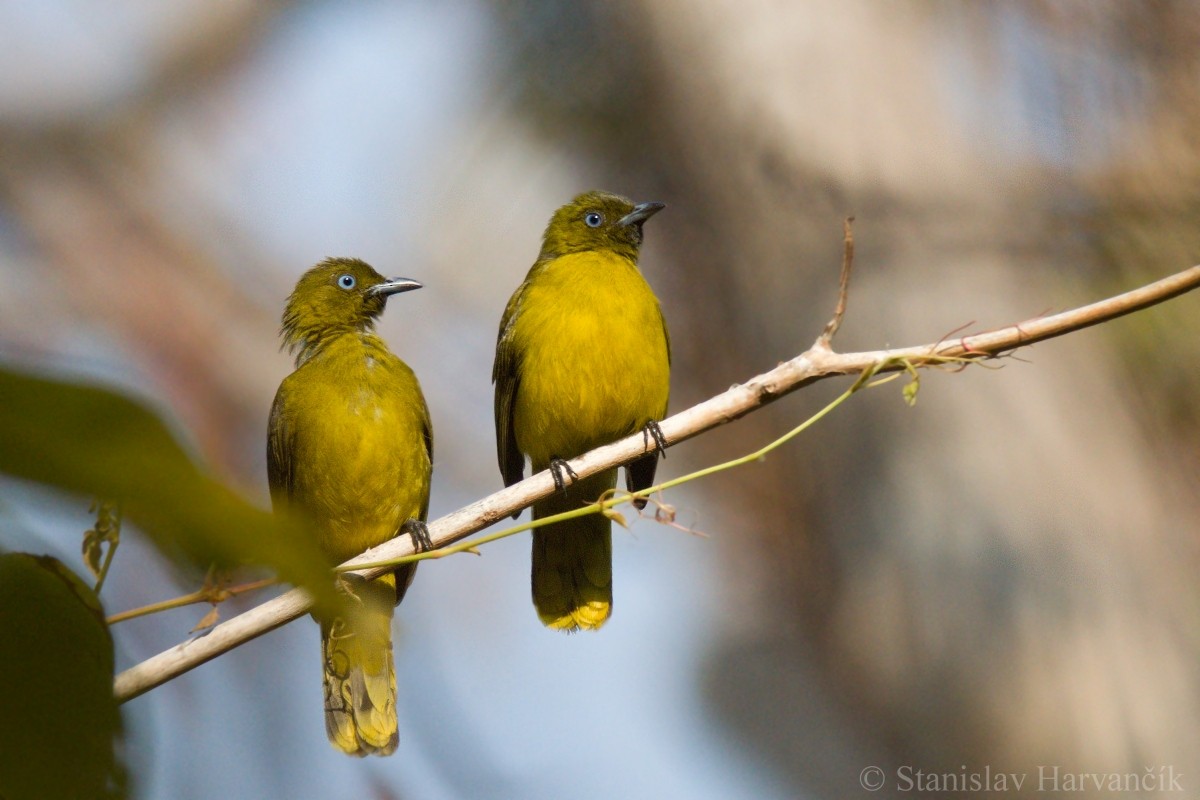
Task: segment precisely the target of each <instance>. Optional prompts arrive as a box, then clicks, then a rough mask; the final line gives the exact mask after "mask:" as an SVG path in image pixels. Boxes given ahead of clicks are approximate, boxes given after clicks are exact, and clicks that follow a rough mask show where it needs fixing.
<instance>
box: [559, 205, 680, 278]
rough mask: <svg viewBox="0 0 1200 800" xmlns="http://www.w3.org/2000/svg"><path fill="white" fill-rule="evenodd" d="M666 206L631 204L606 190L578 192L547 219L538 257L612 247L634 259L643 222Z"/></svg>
mask: <svg viewBox="0 0 1200 800" xmlns="http://www.w3.org/2000/svg"><path fill="white" fill-rule="evenodd" d="M665 207H666V206H665V205H664V204H663V203H639V204H638V205H634V204H633V203H631V202H630V201H628V200H626V199H625V198H624V197H621V196H619V195H615V194H609V193H608V192H586V193H584V194H581V195H579V196H578V197H576V198H575V199H574V200H572V201H571V202H570V203H568V204H567V205H565V206H563V207H562V208H560V209H558V211H555V212H554V216H553V217H551V218H550V224H549V225H547V226H546V233H545V235H544V236H543V239H542V253H541V256H540V258H541V259H547V258H556V257H557V256H563V255H567V254H568V253H579V252H583V251H586V250H614V251H616V252H618V253H620V254H622V255H624V256H627V257H628V258H630V259H632V260H634V261H636V260H637V254H638V248H640V247H641V244H642V223H644V222H645V221H646V220H648V219H650V217H652V216H654V215H655V214H657V213H658V212H659V211H661V210H662V209H664V208H665Z"/></svg>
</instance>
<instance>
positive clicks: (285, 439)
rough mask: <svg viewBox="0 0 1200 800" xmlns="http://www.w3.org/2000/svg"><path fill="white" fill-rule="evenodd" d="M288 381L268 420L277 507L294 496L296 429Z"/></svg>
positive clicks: (271, 477) (269, 460)
mask: <svg viewBox="0 0 1200 800" xmlns="http://www.w3.org/2000/svg"><path fill="white" fill-rule="evenodd" d="M286 386H287V381H286V380H285V381H284V382H283V383H282V384H280V386H279V391H278V392H276V393H275V402H274V403H272V404H271V416H270V419H269V421H268V423H267V483H268V485H269V486H270V487H271V504H272V505H273V506H274V507H275V509H276V510H279V509H280V508H283V507H284V506H285V505H286V504H287V503H288V501H290V500H291V499H292V487H293V485H294V483H293V477H294V473H293V464H292V451H293V449H294V447H293V445H294V442H293V432H292V430H291V426H290V425H289V424H288V423H289V414H288V411H287V392H286V391H285V387H286Z"/></svg>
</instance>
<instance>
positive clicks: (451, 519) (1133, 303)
mask: <svg viewBox="0 0 1200 800" xmlns="http://www.w3.org/2000/svg"><path fill="white" fill-rule="evenodd" d="M1198 286H1200V266H1195V267H1191V268H1190V269H1186V270H1184V271H1182V272H1179V273H1176V274H1174V275H1171V276H1170V277H1167V278H1163V279H1162V280H1159V281H1155V282H1154V283H1151V284H1148V285H1146V286H1143V287H1141V288H1139V289H1134V290H1133V291H1130V292H1125V293H1124V294H1120V295H1117V296H1115V297H1110V298H1108V299H1106V300H1101V301H1099V302H1097V303H1092V304H1091V305H1087V306H1083V307H1080V308H1076V309H1073V310H1071V311H1064V312H1062V313H1060V314H1053V315H1051V316H1046V317H1037V318H1034V319H1030V320H1026V321H1025V322H1021V323H1019V324H1017V325H1010V326H1008V327H1005V328H1000V329H998V330H994V331H987V332H984V333H978V334H973V335H969V336H961V337H958V338H956V339H948V340H947V339H943V340H941V341H937V342H934V343H932V344H924V345H918V346H915V347H905V348H898V349H894V350H874V351H868V352H862V353H844V354H841V353H835V352H833V351H831V350H828V349H825V348H822V347H817V346H814V347H813V348H812V349H810V350H808V351H806V352H804V353H801V354H800V355H798V356H796V357H795V358H793V359H791V360H790V361H785V362H783V363H782V364H780V365H779V366H777V367H776V368H775V369H773V370H771V371H769V372H765V373H763V374H761V375H758V376H756V377H754V378H751V379H750V380H748V381H747V382H746V383H744V384H740V385H735V386H733V387H732V388H730V389H729V390H728V391H726V392H722V393H721V394H719V395H717V396H715V397H712V398H709V399H708V400H705V401H704V402H702V403H699V404H698V405H695V406H692V407H691V408H689V409H686V410H684V411H681V412H679V413H678V414H675V415H674V416H671V417H668V418H667V419H665V420H663V421H662V423H661V428H662V432H663V436H664V437H665V438H666V441H667V444H668V445H675V444H678V443H679V442H682V441H686V440H687V439H690V438H692V437H693V436H697V435H699V434H701V433H703V432H705V431H708V430H711V429H713V428H716V427H718V426H720V425H724V424H725V423H727V422H732V421H733V420H735V419H738V418H739V417H742V416H744V415H746V414H748V413H750V412H752V411H755V410H756V409H759V408H761V407H762V406H764V405H766V404H767V403H770V402H772V401H774V400H776V399H778V398H780V397H782V396H783V395H785V394H789V393H790V392H793V391H795V390H796V389H799V388H800V387H802V386H806V385H808V384H810V383H814V382H816V381H818V380H822V379H825V378H829V377H833V376H836V375H850V374H858V373H862V372H864V371H866V370H875V371H878V372H898V371H902V370H906V369H911V368H912V367H914V366H915V367H921V366H931V365H934V364H944V363H945V362H946V359H960V360H968V361H969V360H985V359H991V358H996V357H998V356H1001V355H1003V354H1004V353H1007V352H1009V351H1011V350H1016V349H1017V348H1020V347H1027V346H1028V345H1031V344H1034V343H1035V342H1040V341H1044V340H1046V339H1051V338H1054V337H1056V336H1062V335H1063V334H1067V333H1071V332H1073V331H1077V330H1082V329H1083V328H1087V327H1090V326H1092V325H1098V324H1100V323H1102V322H1107V321H1109V320H1111V319H1115V318H1117V317H1120V316H1123V315H1125V314H1130V313H1132V312H1134V311H1139V310H1141V309H1143V308H1147V307H1149V306H1152V305H1155V304H1157V303H1161V302H1163V301H1165V300H1169V299H1170V298H1172V297H1176V296H1178V295H1181V294H1184V293H1185V292H1189V291H1191V290H1193V289H1195V288H1197V287H1198ZM650 449H652V448H647V447H646V443H645V441H644V439H643V437H642V435H641V433H640V432H639V433H636V434H633V435H632V436H627V437H626V438H624V439H621V440H620V441H617V442H613V443H612V444H609V445H605V446H603V447H598V448H596V449H595V450H592V451H591V452H588V453H584V454H583V455H582V456H580V457H578V458H575V459H572V460H571V462H570V464H571V468H572V469H573V470H574V471H575V473H576V474H578V476H579V477H580V478H586V477H588V476H589V475H594V474H596V473H597V472H601V471H603V470H607V469H612V468H613V467H616V466H620V465H621V464H627V463H629V462H630V461H632V460H634V459H635V458H637V457H638V456H641V455H644V454H646V453H647V452H649V450H650ZM553 493H554V481H553V479H552V478H551V477H550V473H549V471H545V472H540V473H538V474H536V475H533V476H530V477H529V478H526V479H525V480H523V481H521V482H519V483H515V484H513V485H512V486H509V487H508V488H506V489H502V490H501V491H499V492H496V493H495V494H492V495H489V496H488V497H485V498H483V499H482V500H478V501H476V502H474V503H472V504H470V505H468V506H466V507H464V508H461V509H459V510H458V511H455V512H453V513H451V514H447V515H446V516H444V517H442V518H441V519H438V520H436V521H434V522H432V523H430V525H429V535H430V538H431V539H432V541H433V545H434V547H443V546H445V545H448V544H452V543H454V542H457V541H459V540H460V539H464V538H466V537H467V536H470V535H471V534H473V533H475V532H477V531H480V530H483V529H484V528H486V527H488V526H489V525H491V524H492V523H494V522H497V521H499V520H502V519H504V518H505V517H508V516H509V515H511V514H513V513H515V512H517V511H519V510H521V509H523V508H525V507H527V506H529V505H531V504H532V503H533V502H535V501H537V500H541V499H543V498H545V497H549V496H550V495H551V494H553ZM412 553H413V547H412V541H411V539H410V537H408V536H400V537H397V538H395V539H391V540H390V541H387V542H385V543H383V544H381V545H379V546H378V547H375V548H372V549H371V550H368V551H367V552H366V553H364V554H362V555H361V556H359V557H358V558H355V559H352V560H351V561H349V562H347V563H346V566H350V567H353V565H355V564H367V563H371V562H379V561H388V560H390V559H395V558H400V557H404V556H408V555H411V554H412ZM387 569H389V567H384V566H374V567H372V568H370V569H364V570H361V571H359V573H358V574H360V575H362V576H363V577H364V578H373V577H376V576H377V575H380V574H382V573H383V572H385V571H386V570H387ZM309 605H310V600H309V597H308V596H307V594H305V593H304V592H303V591H302V590H300V589H292V590H291V591H288V592H286V593H285V594H282V595H280V596H279V597H276V598H273V599H271V600H268V601H267V602H265V603H263V604H262V605H259V606H256V607H255V608H252V609H250V610H249V611H246V612H243V613H242V614H239V615H238V616H236V617H233V618H232V619H230V620H228V621H226V622H222V623H221V624H219V625H217V626H216V627H214V628H213V629H212V630H211V631H209V633H208V634H207V635H204V636H201V637H199V638H196V639H191V640H189V641H186V642H183V643H181V644H177V645H175V646H174V647H172V648H170V649H168V650H165V651H164V652H162V653H159V654H158V655H156V656H152V657H151V658H149V659H147V660H145V661H143V662H142V663H140V664H138V665H136V666H133V667H131V668H129V669H127V670H125V671H124V672H122V673H121V674H120V675H118V676H117V679H116V681H115V684H114V693H115V694H116V697H117V700H118V701H120V702H124V701H126V700H129V699H131V698H134V697H137V696H138V695H140V694H142V693H144V692H147V691H149V690H150V689H153V688H154V687H156V686H159V685H161V684H163V683H165V682H166V681H168V680H170V679H172V678H174V677H177V676H179V675H182V674H183V673H184V672H187V671H188V670H190V669H193V668H194V667H197V666H199V665H200V664H203V663H205V662H206V661H209V660H211V659H213V658H216V657H217V656H219V655H220V654H222V653H224V652H226V651H227V650H231V649H233V648H234V647H237V646H238V645H240V644H243V643H245V642H247V641H249V640H251V639H254V638H256V637H258V636H261V635H262V634H264V633H266V632H268V631H271V630H274V629H275V628H278V627H279V626H281V625H283V624H285V623H287V622H290V621H291V620H293V619H295V618H297V617H299V616H301V615H303V614H304V613H305V612H306V611H308V608H309Z"/></svg>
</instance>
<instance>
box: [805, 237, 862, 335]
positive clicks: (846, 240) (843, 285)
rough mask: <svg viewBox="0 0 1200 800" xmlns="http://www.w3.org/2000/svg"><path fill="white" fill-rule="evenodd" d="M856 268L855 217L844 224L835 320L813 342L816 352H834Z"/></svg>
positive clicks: (834, 310) (831, 320)
mask: <svg viewBox="0 0 1200 800" xmlns="http://www.w3.org/2000/svg"><path fill="white" fill-rule="evenodd" d="M853 267H854V217H846V221H845V222H843V223H842V274H841V276H840V277H839V278H838V301H837V306H836V307H835V308H834V309H833V318H832V319H830V320H829V322H828V323H826V325H825V330H823V331H821V335H820V336H818V337H817V341H815V342H813V349H814V350H825V351H829V352H832V351H833V337H834V335H835V334H836V333H837V332H838V328H840V327H842V317H844V316H846V302H847V301H848V300H849V295H850V270H851V269H852V268H853Z"/></svg>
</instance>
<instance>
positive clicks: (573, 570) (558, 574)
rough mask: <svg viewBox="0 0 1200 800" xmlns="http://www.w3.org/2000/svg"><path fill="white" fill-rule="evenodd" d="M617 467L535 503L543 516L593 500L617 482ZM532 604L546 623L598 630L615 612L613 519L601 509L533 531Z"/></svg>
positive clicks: (565, 628) (537, 512) (564, 628)
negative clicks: (613, 596)
mask: <svg viewBox="0 0 1200 800" xmlns="http://www.w3.org/2000/svg"><path fill="white" fill-rule="evenodd" d="M616 482H617V471H616V470H610V471H608V472H602V473H600V474H598V475H593V476H592V477H590V478H585V479H583V480H581V481H579V482H578V483H575V484H573V485H572V486H570V487H568V488H567V490H566V491H565V492H560V493H558V494H555V495H553V496H552V497H549V498H547V499H546V500H543V501H542V502H540V503H537V504H536V505H534V507H533V518H534V519H544V518H545V517H549V516H552V515H554V514H561V513H562V512H564V511H572V510H574V509H577V508H579V507H580V506H582V505H584V504H586V503H591V502H594V501H595V500H597V499H599V497H600V495H602V494H604V492H606V491H608V490H609V489H612V488H613V487H614V486H616ZM532 577H533V581H532V583H533V604H534V606H535V607H536V608H537V612H538V616H539V617H540V618H541V620H542V624H543V625H545V626H546V627H548V628H554V629H556V630H562V631H567V632H573V631H577V630H579V629H580V628H583V629H586V630H595V629H597V628H599V627H600V626H601V625H603V624H604V622H605V621H606V620H607V619H608V617H609V615H610V614H611V613H612V525H611V523H610V522H609V520H608V519H607V518H606V517H604V516H603V515H602V514H589V515H588V516H585V517H578V518H576V519H570V520H565V521H563V522H556V523H554V524H552V525H547V526H545V527H542V528H535V529H534V531H533V576H532Z"/></svg>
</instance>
